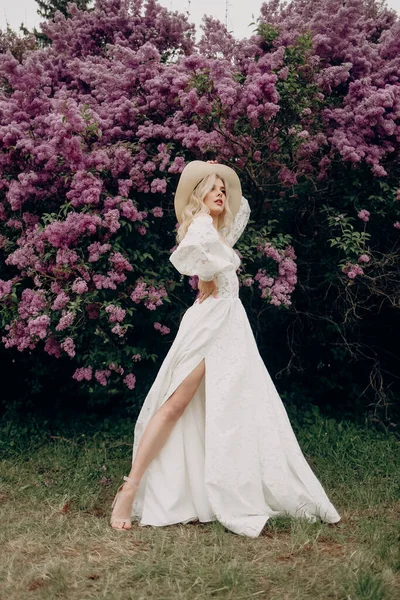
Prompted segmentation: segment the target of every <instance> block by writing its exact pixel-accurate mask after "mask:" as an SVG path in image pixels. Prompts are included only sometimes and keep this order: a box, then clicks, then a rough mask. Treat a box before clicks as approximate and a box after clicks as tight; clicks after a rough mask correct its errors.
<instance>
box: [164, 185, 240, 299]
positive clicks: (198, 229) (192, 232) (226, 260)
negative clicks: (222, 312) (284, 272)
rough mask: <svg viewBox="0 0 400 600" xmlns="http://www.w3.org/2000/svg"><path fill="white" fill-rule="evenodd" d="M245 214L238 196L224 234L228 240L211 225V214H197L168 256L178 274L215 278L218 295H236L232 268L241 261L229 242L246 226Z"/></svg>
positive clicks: (234, 276) (234, 274) (219, 296)
mask: <svg viewBox="0 0 400 600" xmlns="http://www.w3.org/2000/svg"><path fill="white" fill-rule="evenodd" d="M249 216H250V207H249V203H248V202H247V200H246V199H245V198H243V197H242V202H241V206H240V208H239V211H238V213H237V214H236V216H235V219H234V222H233V225H232V228H231V230H230V231H229V232H226V234H225V239H226V241H227V242H228V243H225V242H224V241H222V239H221V237H220V235H219V233H218V231H217V230H216V228H215V227H214V224H213V218H212V217H211V215H209V214H207V213H201V214H199V215H197V216H196V217H195V218H194V219H193V221H192V222H191V224H190V225H189V227H188V230H187V232H186V235H185V237H184V238H183V240H182V241H181V243H180V244H179V245H178V247H177V248H176V249H175V250H174V252H173V253H172V254H171V255H170V257H169V260H170V261H171V263H172V264H173V265H174V267H175V268H176V269H177V270H178V271H179V273H181V274H182V275H190V276H194V275H197V276H198V277H199V278H200V279H202V280H203V281H211V280H212V279H215V280H216V284H217V289H218V298H237V297H238V295H239V280H238V277H237V274H236V271H237V269H238V268H239V266H240V262H241V261H240V258H239V256H238V254H237V253H236V252H235V250H234V249H233V247H232V246H233V245H234V244H235V243H236V241H237V240H238V239H239V237H240V235H241V234H242V232H243V230H244V228H245V227H246V223H247V221H248V219H249Z"/></svg>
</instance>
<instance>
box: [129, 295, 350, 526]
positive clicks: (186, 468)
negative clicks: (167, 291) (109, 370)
mask: <svg viewBox="0 0 400 600" xmlns="http://www.w3.org/2000/svg"><path fill="white" fill-rule="evenodd" d="M203 358H205V376H204V378H203V379H202V381H201V384H200V386H199V388H198V390H197V392H196V394H195V396H194V397H193V399H192V400H191V402H190V403H189V405H188V406H187V408H186V409H185V412H184V413H183V415H182V417H181V418H180V419H179V420H178V422H177V423H176V425H175V426H174V429H173V430H172V433H171V434H170V436H169V438H168V440H167V442H166V444H165V446H164V447H163V449H162V450H161V452H160V454H159V455H158V457H157V458H155V459H154V460H153V462H152V463H151V465H150V467H149V468H148V469H147V471H146V473H145V475H144V477H143V478H142V481H141V484H140V488H139V490H138V492H137V494H136V498H135V501H134V503H133V508H132V518H133V519H134V520H137V521H139V524H140V525H143V526H144V525H153V526H165V525H171V524H173V523H187V522H189V521H192V520H199V521H201V522H207V521H213V520H218V521H220V522H221V523H222V524H223V525H224V526H225V527H226V528H227V529H229V530H231V531H233V532H235V533H237V534H240V535H246V536H249V537H257V536H258V535H259V534H260V532H261V530H262V529H263V527H264V525H265V523H266V522H267V521H268V519H269V518H270V517H273V516H276V515H279V514H289V515H292V516H298V517H303V518H307V519H310V520H313V521H315V520H316V518H320V519H322V520H323V521H326V522H331V523H334V522H337V521H339V520H340V516H339V514H338V513H337V511H336V510H335V508H334V506H333V505H332V504H331V502H330V501H329V499H328V497H327V495H326V493H325V491H324V489H323V488H322V486H321V484H320V483H319V481H318V479H317V478H316V476H315V475H314V473H313V471H312V470H311V468H310V466H309V465H308V463H307V461H306V459H305V458H304V456H303V454H302V452H301V449H300V447H299V445H298V442H297V440H296V437H295V435H294V432H293V430H292V427H291V425H290V422H289V419H288V417H287V414H286V410H285V408H284V406H283V404H282V401H281V399H280V397H279V394H278V392H277V390H276V388H275V385H274V383H273V381H272V380H271V377H270V375H269V373H268V371H267V369H266V367H265V365H264V362H263V360H262V358H261V356H260V354H259V351H258V348H257V344H256V341H255V338H254V335H253V331H252V329H251V326H250V323H249V320H248V317H247V314H246V311H245V309H244V306H243V304H242V302H241V300H240V298H238V297H235V298H213V297H212V296H210V297H209V298H207V299H206V300H205V301H204V302H203V303H201V304H200V303H199V302H198V300H196V301H195V302H194V304H193V305H192V306H191V307H190V308H189V309H188V310H187V311H186V312H185V314H184V316H183V318H182V320H181V323H180V326H179V329H178V332H177V335H176V338H175V340H174V342H173V344H172V346H171V348H170V350H169V352H168V354H167V356H166V357H165V359H164V361H163V363H162V365H161V367H160V369H159V371H158V373H157V376H156V379H155V380H154V382H153V385H152V387H151V388H150V390H149V392H148V394H147V397H146V399H145V402H144V404H143V407H142V409H141V412H140V414H139V417H138V420H137V422H136V426H135V433H134V446H133V458H134V457H135V454H136V451H137V446H138V443H139V441H140V437H141V435H142V433H143V430H144V428H145V426H146V425H147V423H148V421H149V420H150V418H151V417H152V416H153V414H154V413H155V412H156V411H157V410H158V408H160V406H161V405H162V404H163V403H164V402H165V401H166V400H167V399H168V398H169V397H170V396H171V394H172V393H173V392H174V391H175V390H176V388H177V387H178V386H179V385H180V384H181V383H182V381H183V380H184V379H185V377H187V375H189V374H190V373H191V371H192V370H193V369H194V368H195V367H196V366H197V365H198V364H199V363H200V362H201V360H202V359H203Z"/></svg>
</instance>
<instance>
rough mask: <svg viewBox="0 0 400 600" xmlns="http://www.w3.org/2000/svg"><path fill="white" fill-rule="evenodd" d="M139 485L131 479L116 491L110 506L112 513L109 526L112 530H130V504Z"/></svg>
mask: <svg viewBox="0 0 400 600" xmlns="http://www.w3.org/2000/svg"><path fill="white" fill-rule="evenodd" d="M138 487H139V483H136V482H134V481H133V480H131V479H128V478H127V480H125V483H123V484H122V485H121V486H120V488H119V489H118V492H117V495H116V496H115V498H114V502H113V505H112V508H113V511H112V514H111V519H110V524H111V527H112V528H113V529H131V528H132V526H131V513H132V504H133V501H134V499H135V495H136V492H137V489H138Z"/></svg>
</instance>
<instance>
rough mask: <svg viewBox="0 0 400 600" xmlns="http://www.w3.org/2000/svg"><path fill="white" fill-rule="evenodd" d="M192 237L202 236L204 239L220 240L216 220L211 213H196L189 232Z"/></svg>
mask: <svg viewBox="0 0 400 600" xmlns="http://www.w3.org/2000/svg"><path fill="white" fill-rule="evenodd" d="M188 234H189V237H190V238H193V236H194V237H197V238H199V239H200V238H201V239H202V241H206V240H207V241H213V240H218V239H219V235H218V231H217V230H216V229H215V227H214V221H213V218H212V216H211V215H209V214H207V213H199V214H197V215H195V216H194V217H193V219H192V222H191V223H190V225H189V227H188V229H187V233H186V236H185V238H186V237H187V235H188Z"/></svg>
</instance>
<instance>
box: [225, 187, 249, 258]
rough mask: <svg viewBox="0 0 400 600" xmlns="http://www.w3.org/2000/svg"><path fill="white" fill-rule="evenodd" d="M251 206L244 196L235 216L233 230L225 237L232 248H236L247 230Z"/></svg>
mask: <svg viewBox="0 0 400 600" xmlns="http://www.w3.org/2000/svg"><path fill="white" fill-rule="evenodd" d="M250 213H251V210H250V206H249V203H248V201H247V200H246V198H245V197H244V196H242V200H241V203H240V208H239V210H238V212H237V214H236V216H235V219H234V221H233V224H232V228H231V230H230V231H229V232H228V233H227V234H226V235H225V239H226V241H227V242H228V244H230V245H231V246H234V245H235V244H236V242H237V241H238V239H239V238H240V236H241V235H242V233H243V231H244V230H245V229H246V225H247V222H248V220H249V218H250Z"/></svg>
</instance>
